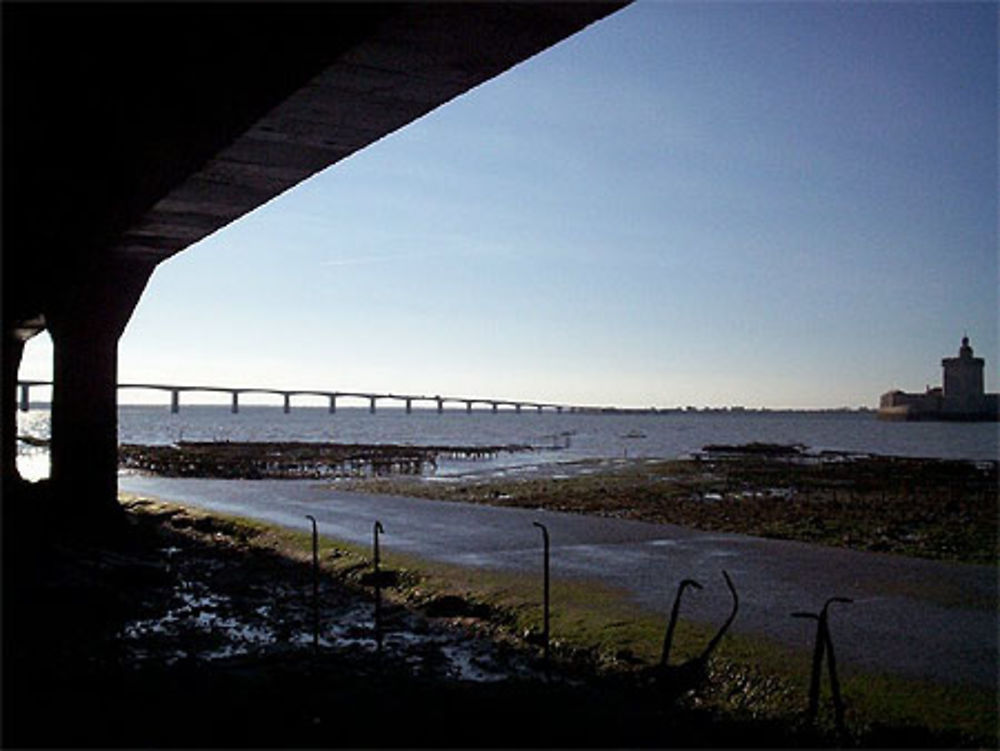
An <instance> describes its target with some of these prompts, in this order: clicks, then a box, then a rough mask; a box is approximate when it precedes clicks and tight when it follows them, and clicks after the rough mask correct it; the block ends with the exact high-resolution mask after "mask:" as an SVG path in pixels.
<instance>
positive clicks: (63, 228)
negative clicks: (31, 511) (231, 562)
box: [0, 2, 621, 521]
mask: <svg viewBox="0 0 1000 751" xmlns="http://www.w3.org/2000/svg"><path fill="white" fill-rule="evenodd" d="M620 6H621V3H602V4H597V3H589V2H588V3H581V4H574V3H554V4H538V3H525V4H476V3H473V4H432V5H429V4H398V5H396V4H356V5H355V4H343V3H322V4H321V3H307V4H297V3H288V4H259V3H254V4H230V3H219V4H210V5H202V4H189V3H168V4H155V5H145V4H114V3H112V4H103V5H91V4H71V3H70V4H58V5H57V4H47V3H5V4H3V5H2V6H0V12H2V34H3V39H2V42H3V51H2V54H3V59H2V69H3V109H4V127H3V163H4V169H3V216H4V222H3V330H4V345H3V400H4V401H3V443H2V451H3V457H2V459H3V461H2V471H3V479H4V490H5V494H4V495H5V499H6V498H10V497H11V493H10V492H9V491H17V490H18V489H20V487H21V485H20V481H19V478H18V477H17V471H16V462H15V459H16V421H15V417H16V409H15V407H16V401H15V400H16V382H17V372H18V367H19V364H20V360H21V353H22V351H23V344H24V341H25V340H26V339H28V338H30V337H31V336H32V335H34V334H36V333H38V332H39V331H41V330H44V329H48V330H49V332H50V334H51V336H52V340H53V345H54V362H53V395H52V402H53V405H52V447H51V459H52V479H51V485H52V488H51V490H52V496H51V497H52V498H54V499H55V500H56V501H57V503H59V504H61V506H62V507H61V508H60V513H65V514H66V515H71V516H73V517H76V518H78V519H80V520H92V521H94V520H98V519H102V520H103V519H110V518H112V517H114V516H115V515H116V513H117V511H118V506H117V503H116V463H117V436H116V425H117V415H116V396H115V384H116V382H117V343H118V338H119V336H120V335H121V333H122V331H123V329H124V327H125V325H126V323H127V322H128V319H129V317H130V316H131V313H132V310H133V309H134V307H135V305H136V303H137V302H138V300H139V298H140V296H141V295H142V292H143V289H144V287H145V285H146V282H147V280H148V279H149V276H150V274H151V273H152V271H153V269H154V268H155V266H156V265H157V264H158V263H160V262H161V261H163V260H164V259H166V258H169V257H170V256H172V255H173V254H175V253H178V252H180V251H181V250H183V249H185V248H186V247H188V246H189V245H191V244H192V243H194V242H196V241H198V240H200V239H201V238H203V237H205V236H207V235H209V234H210V233H212V232H214V231H215V230H217V229H219V228H221V227H223V226H225V225H226V224H228V223H229V222H231V221H233V220H234V219H236V218H238V217H240V216H242V215H243V214H245V213H247V212H249V211H251V210H252V209H254V208H256V207H257V206H260V205H261V204H263V203H264V202H266V201H268V200H270V199H271V198H273V197H274V196H276V195H278V194H279V193H281V192H283V191H285V190H286V189H288V188H290V187H292V186H293V185H295V184H296V183H298V182H300V181H301V180H303V179H305V178H307V177H309V176H310V175H312V174H314V173H316V172H318V171H319V170H322V169H324V168H326V167H328V166H330V165H332V164H334V163H336V162H337V161H339V160H340V159H343V158H344V157H346V156H348V155H350V154H352V153H354V152H356V151H357V150H359V149H362V148H364V147H365V146H368V145H369V144H371V143H373V142H375V141H377V140H378V139H379V138H381V137H383V136H384V135H386V134H388V133H391V132H392V131H394V130H396V129H398V128H400V127H402V126H403V125H406V124H407V123H409V122H411V121H413V120H414V119H416V118H418V117H420V116H421V115H423V114H425V113H427V112H429V111H430V110H432V109H434V108H435V107H437V106H439V105H441V104H442V103H444V102H447V101H448V100H450V99H452V98H453V97H455V96H457V95H459V94H462V93H463V92H465V91H467V90H469V89H471V88H473V87H474V86H476V85H478V84H479V83H481V82H483V81H485V80H487V79H489V78H491V77H493V76H495V75H497V74H499V73H501V72H502V71H504V70H506V69H508V68H509V67H511V66H512V65H515V64H516V63H518V62H520V61H522V60H524V59H526V58H528V57H530V56H532V55H534V54H536V53H537V52H540V51H541V50H543V49H545V48H546V47H548V46H550V45H552V44H554V43H556V42H558V41H560V40H561V39H563V38H565V37H567V36H569V35H571V34H573V33H575V32H577V31H579V30H580V29H582V28H583V27H585V26H586V25H588V24H589V23H591V22H593V21H596V20H598V19H600V18H602V17H603V16H605V15H607V14H608V13H611V12H612V11H614V10H615V9H616V8H618V7H620ZM275 251H276V252H280V249H277V248H276V249H275ZM70 501H71V502H70ZM74 512H76V513H74Z"/></svg>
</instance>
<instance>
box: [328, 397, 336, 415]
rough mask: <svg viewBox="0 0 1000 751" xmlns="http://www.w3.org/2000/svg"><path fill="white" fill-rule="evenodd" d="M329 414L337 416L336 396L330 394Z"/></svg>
mask: <svg viewBox="0 0 1000 751" xmlns="http://www.w3.org/2000/svg"><path fill="white" fill-rule="evenodd" d="M330 414H331V415H335V414H337V396H336V394H330Z"/></svg>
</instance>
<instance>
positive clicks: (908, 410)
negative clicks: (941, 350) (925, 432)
mask: <svg viewBox="0 0 1000 751" xmlns="http://www.w3.org/2000/svg"><path fill="white" fill-rule="evenodd" d="M941 367H942V368H943V369H944V385H943V386H935V387H934V388H928V389H927V391H926V392H925V393H923V394H911V393H907V392H905V391H899V390H898V389H897V390H893V391H888V392H886V393H885V394H882V397H881V398H880V399H879V410H878V416H879V417H880V418H881V419H884V420H969V421H971V420H993V421H996V420H998V419H1000V402H998V399H997V394H987V393H986V391H985V386H984V380H983V368H984V367H985V361H984V360H983V358H981V357H974V356H973V353H972V346H971V345H970V344H969V337H967V336H965V337H962V346H961V347H959V350H958V357H945V358H944V359H943V360H941Z"/></svg>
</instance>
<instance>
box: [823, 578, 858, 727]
mask: <svg viewBox="0 0 1000 751" xmlns="http://www.w3.org/2000/svg"><path fill="white" fill-rule="evenodd" d="M832 602H844V603H849V602H851V600H849V599H848V598H846V597H833V598H831V599H829V600H827V602H826V605H824V606H823V613H822V616H821V628H822V629H823V640H824V641H825V642H826V663H827V670H829V672H830V693H831V695H832V696H833V711H834V718H835V720H836V723H837V732H839V733H840V735H841V737H844V736H846V735H847V729H846V728H845V726H844V700H843V699H842V698H841V696H840V678H839V677H838V676H837V661H836V659H835V658H834V656H833V639H831V638H830V619H829V618H828V617H827V612H826V609H827V608H828V607H830V603H832Z"/></svg>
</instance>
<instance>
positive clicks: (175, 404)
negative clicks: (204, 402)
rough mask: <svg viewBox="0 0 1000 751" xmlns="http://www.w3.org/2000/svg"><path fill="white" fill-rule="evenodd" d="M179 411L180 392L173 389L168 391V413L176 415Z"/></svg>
mask: <svg viewBox="0 0 1000 751" xmlns="http://www.w3.org/2000/svg"><path fill="white" fill-rule="evenodd" d="M180 411H181V392H180V391H178V390H177V389H174V390H173V391H171V392H170V413H171V414H174V415H176V414H177V413H178V412H180Z"/></svg>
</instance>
